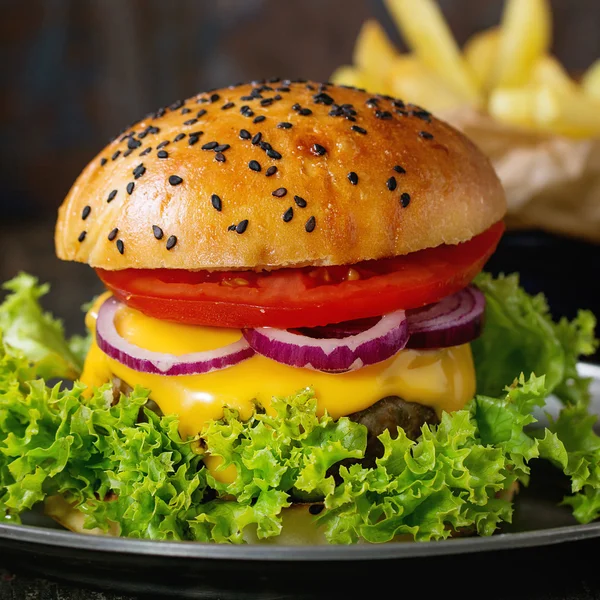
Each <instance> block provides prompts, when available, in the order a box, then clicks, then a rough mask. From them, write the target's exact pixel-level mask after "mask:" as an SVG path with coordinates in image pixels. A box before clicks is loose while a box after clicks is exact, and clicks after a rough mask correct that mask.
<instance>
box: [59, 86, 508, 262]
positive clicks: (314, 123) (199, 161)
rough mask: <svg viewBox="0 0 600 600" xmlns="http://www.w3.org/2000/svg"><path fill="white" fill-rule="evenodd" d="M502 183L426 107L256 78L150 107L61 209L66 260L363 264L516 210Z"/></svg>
mask: <svg viewBox="0 0 600 600" xmlns="http://www.w3.org/2000/svg"><path fill="white" fill-rule="evenodd" d="M505 210H506V203H505V198H504V193H503V190H502V187H501V185H500V182H499V180H498V178H497V176H496V174H495V173H494V170H493V168H492V167H491V165H490V163H489V161H488V160H487V158H486V157H485V156H484V155H483V154H482V153H481V152H480V151H479V150H478V149H477V147H476V146H475V145H474V144H473V143H471V142H470V141H469V140H468V139H467V138H466V137H465V136H464V135H462V134H461V133H459V132H458V131H457V130H455V129H453V128H452V127H450V126H449V125H448V124H446V123H444V122H443V121H440V120H438V119H436V118H434V117H433V116H431V115H430V114H429V113H427V112H426V111H424V110H423V109H421V108H419V107H416V106H414V105H410V104H406V105H405V104H404V103H402V102H401V101H398V100H396V101H394V99H392V98H390V97H387V96H386V97H382V96H378V95H373V94H369V93H366V92H364V91H360V90H356V89H351V88H346V87H340V86H335V85H330V84H325V85H322V84H318V83H306V82H295V83H292V82H289V81H279V80H278V81H271V82H269V83H266V84H265V83H264V82H255V83H252V84H245V85H239V86H232V87H229V88H225V89H221V90H217V91H214V92H209V93H205V94H200V95H198V96H195V97H193V98H190V99H188V100H186V101H185V102H176V103H174V104H173V105H171V106H170V107H169V108H167V109H160V110H159V111H157V112H156V113H154V114H153V115H148V116H147V117H145V118H144V119H142V120H141V121H139V122H138V123H136V124H135V125H132V126H131V127H129V128H128V129H127V130H126V131H125V132H124V133H123V134H121V135H119V136H118V137H117V138H116V139H115V140H114V141H113V142H111V143H110V144H109V145H108V146H107V147H106V148H105V149H104V150H103V151H102V152H101V153H100V154H99V155H98V156H97V157H96V158H94V160H93V161H92V162H91V163H90V164H89V165H88V166H87V167H86V168H85V169H84V171H83V172H82V174H81V175H80V176H79V178H78V179H77V181H76V182H75V184H74V185H73V187H72V189H71V191H70V192H69V194H68V196H67V198H66V199H65V201H64V203H63V204H62V206H61V207H60V210H59V217H58V222H57V227H56V236H55V240H56V251H57V254H58V256H59V257H60V258H62V259H65V260H75V261H79V262H86V263H89V264H90V265H91V266H92V267H99V268H103V269H126V268H170V269H189V270H194V269H236V268H239V269H262V268H278V267H287V266H302V265H337V264H352V263H356V262H359V261H362V260H368V259H378V258H385V257H390V256H396V255H401V254H408V253H410V252H415V251H417V250H421V249H424V248H429V247H433V246H438V245H440V244H456V243H459V242H462V241H466V240H468V239H470V238H471V237H473V236H474V235H476V234H478V233H481V232H482V231H484V230H485V229H487V228H488V227H490V226H491V225H492V224H493V223H495V222H497V221H499V220H500V219H502V217H503V216H504V213H505Z"/></svg>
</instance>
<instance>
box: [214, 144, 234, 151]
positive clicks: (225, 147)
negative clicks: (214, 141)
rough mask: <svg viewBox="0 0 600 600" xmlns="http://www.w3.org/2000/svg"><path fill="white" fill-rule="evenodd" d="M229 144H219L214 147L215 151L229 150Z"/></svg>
mask: <svg viewBox="0 0 600 600" xmlns="http://www.w3.org/2000/svg"><path fill="white" fill-rule="evenodd" d="M229 148H231V146H230V145H229V144H219V145H218V146H216V147H215V152H225V150H229Z"/></svg>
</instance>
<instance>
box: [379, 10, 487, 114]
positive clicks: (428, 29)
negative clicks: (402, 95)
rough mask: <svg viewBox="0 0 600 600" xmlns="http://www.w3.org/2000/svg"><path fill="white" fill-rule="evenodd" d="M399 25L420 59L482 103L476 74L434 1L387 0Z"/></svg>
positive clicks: (467, 98) (459, 90)
mask: <svg viewBox="0 0 600 600" xmlns="http://www.w3.org/2000/svg"><path fill="white" fill-rule="evenodd" d="M385 4H386V6H387V8H388V10H389V11H390V14H391V15H392V17H393V19H394V21H395V22H396V25H397V26H398V28H399V30H400V31H401V33H402V35H403V37H404V39H405V41H406V43H407V44H408V46H409V47H410V48H411V49H412V50H413V51H414V53H415V54H416V56H417V58H418V59H419V60H420V61H421V62H422V63H423V65H424V66H426V67H428V68H429V70H430V71H431V72H432V73H434V74H436V75H438V76H439V78H440V79H441V81H444V82H445V83H446V85H447V86H448V87H450V88H452V89H453V90H454V91H455V92H456V93H457V94H459V95H461V96H462V97H463V98H464V102H463V103H466V104H471V105H474V106H479V105H480V104H481V101H482V98H481V94H480V92H479V89H478V87H477V82H476V80H475V76H474V75H473V73H472V72H471V70H470V68H469V66H468V65H467V63H466V61H465V59H464V57H463V56H462V54H461V53H460V49H459V48H458V45H457V44H456V40H455V39H454V37H453V35H452V33H451V31H450V29H449V28H448V25H447V23H446V21H445V20H444V16H443V15H442V12H441V11H440V9H439V7H438V5H437V4H436V3H435V1H434V0H385Z"/></svg>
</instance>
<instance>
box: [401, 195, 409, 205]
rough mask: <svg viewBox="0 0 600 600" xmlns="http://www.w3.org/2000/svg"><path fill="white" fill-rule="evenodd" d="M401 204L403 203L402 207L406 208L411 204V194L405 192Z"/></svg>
mask: <svg viewBox="0 0 600 600" xmlns="http://www.w3.org/2000/svg"><path fill="white" fill-rule="evenodd" d="M400 204H401V205H402V208H406V207H407V206H408V205H409V204H410V194H407V193H406V192H404V193H403V194H402V195H401V196H400Z"/></svg>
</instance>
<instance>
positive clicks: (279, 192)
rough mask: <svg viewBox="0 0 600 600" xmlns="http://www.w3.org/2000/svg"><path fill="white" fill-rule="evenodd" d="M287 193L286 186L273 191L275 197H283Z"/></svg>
mask: <svg viewBox="0 0 600 600" xmlns="http://www.w3.org/2000/svg"><path fill="white" fill-rule="evenodd" d="M286 194H287V190H286V189H285V188H284V187H280V188H277V189H276V190H274V191H273V192H271V195H272V196H275V198H283V197H284V196H285V195H286Z"/></svg>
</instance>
